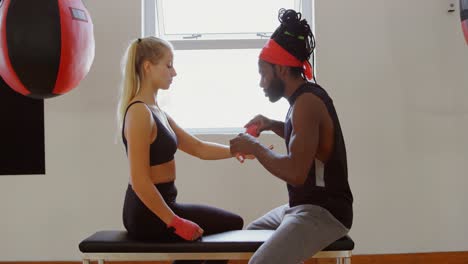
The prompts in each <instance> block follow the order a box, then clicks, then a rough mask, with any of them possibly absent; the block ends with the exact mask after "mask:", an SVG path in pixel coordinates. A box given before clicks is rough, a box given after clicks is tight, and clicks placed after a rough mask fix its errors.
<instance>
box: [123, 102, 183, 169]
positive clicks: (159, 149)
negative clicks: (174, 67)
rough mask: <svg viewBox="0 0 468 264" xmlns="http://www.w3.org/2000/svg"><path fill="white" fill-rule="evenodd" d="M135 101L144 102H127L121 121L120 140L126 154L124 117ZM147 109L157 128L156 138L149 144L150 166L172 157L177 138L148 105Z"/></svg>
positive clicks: (169, 159)
mask: <svg viewBox="0 0 468 264" xmlns="http://www.w3.org/2000/svg"><path fill="white" fill-rule="evenodd" d="M136 103H142V104H144V102H142V101H135V102H133V103H131V104H129V105H128V106H127V110H126V111H125V115H124V121H123V126H122V140H123V143H124V145H125V151H126V152H127V154H128V148H127V139H126V138H125V133H124V128H125V117H126V116H127V112H128V109H129V108H130V106H132V105H134V104H136ZM145 105H146V104H145ZM146 107H148V106H146ZM148 109H150V111H151V114H152V116H153V119H154V121H155V122H156V126H157V128H158V134H157V136H156V139H155V140H154V141H153V143H151V145H150V158H149V160H150V166H154V165H158V164H163V163H166V162H168V161H171V160H173V159H174V154H175V152H176V151H177V138H176V137H175V135H174V134H173V133H171V132H170V131H169V130H168V129H167V128H166V127H165V126H164V125H163V124H162V123H161V121H160V120H159V118H158V117H157V116H156V115H155V114H154V112H153V111H152V110H151V108H149V107H148Z"/></svg>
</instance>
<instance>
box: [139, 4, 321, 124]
mask: <svg viewBox="0 0 468 264" xmlns="http://www.w3.org/2000/svg"><path fill="white" fill-rule="evenodd" d="M312 1H313V0H256V1H251V0H236V1H227V0H222V1H220V0H197V1H193V0H143V21H142V22H143V32H142V34H143V35H144V36H149V35H155V36H159V37H161V38H164V39H167V40H169V41H170V42H171V43H172V45H173V46H174V49H175V51H174V53H175V54H174V67H175V69H176V71H177V74H178V75H177V76H176V77H175V78H174V81H173V83H172V85H171V87H170V89H169V90H168V91H161V92H160V93H159V94H158V96H159V102H160V104H161V107H162V108H163V109H164V110H165V111H166V112H168V113H169V114H170V115H171V116H172V117H173V118H174V119H175V120H176V121H177V122H178V123H179V125H181V126H182V127H184V128H187V129H189V130H190V131H196V132H201V133H203V132H208V133H212V132H214V133H223V132H227V133H229V132H230V133H232V132H239V131H241V130H242V129H241V128H242V127H243V125H244V124H245V123H246V122H247V121H249V120H250V119H251V118H252V117H254V116H255V115H256V114H263V115H265V116H268V117H270V118H272V119H276V120H283V119H284V117H285V115H286V112H287V110H288V107H289V104H288V102H287V101H286V100H284V99H282V100H280V101H279V102H277V103H274V104H273V103H271V102H270V101H269V100H268V98H267V97H265V95H264V93H263V90H262V88H260V86H259V82H260V75H259V73H258V66H257V62H258V55H259V53H260V49H261V48H262V47H263V45H264V44H265V43H266V41H267V40H268V39H269V37H270V36H271V34H272V33H273V31H274V30H275V29H276V28H277V27H278V25H279V21H278V10H279V9H280V8H287V9H289V8H290V9H296V10H299V11H301V12H302V14H303V17H304V18H306V19H307V21H309V23H310V24H311V25H313V21H312Z"/></svg>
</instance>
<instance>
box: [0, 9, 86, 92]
mask: <svg viewBox="0 0 468 264" xmlns="http://www.w3.org/2000/svg"><path fill="white" fill-rule="evenodd" d="M93 60H94V33H93V23H92V20H91V17H90V15H89V13H88V11H87V9H86V7H85V6H84V4H83V2H82V1H81V0H3V1H1V2H0V75H1V77H2V78H3V79H4V80H5V82H6V83H7V84H8V85H9V86H10V87H11V88H12V89H13V90H15V91H16V92H18V93H21V94H23V95H26V96H29V97H32V98H37V99H44V98H49V97H53V96H57V95H61V94H64V93H66V92H68V91H70V90H71V89H73V88H75V87H76V86H77V85H78V84H79V83H80V81H81V80H82V79H83V78H84V77H85V76H86V74H87V73H88V72H89V69H90V68H91V64H92V62H93Z"/></svg>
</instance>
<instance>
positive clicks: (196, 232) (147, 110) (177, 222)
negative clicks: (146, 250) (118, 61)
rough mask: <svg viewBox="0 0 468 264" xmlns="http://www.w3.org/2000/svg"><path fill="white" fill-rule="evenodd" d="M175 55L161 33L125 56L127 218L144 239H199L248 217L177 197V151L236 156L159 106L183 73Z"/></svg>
mask: <svg viewBox="0 0 468 264" xmlns="http://www.w3.org/2000/svg"><path fill="white" fill-rule="evenodd" d="M173 59H174V55H173V51H172V47H171V45H170V44H169V43H168V42H167V41H165V40H162V39H159V38H156V37H147V38H141V39H137V40H135V41H133V42H132V43H131V44H130V46H129V47H128V49H127V52H126V56H125V60H126V61H125V63H126V64H125V70H124V76H123V85H122V91H121V98H120V101H119V107H118V120H119V124H120V126H121V128H122V139H123V143H124V145H125V148H126V151H127V157H128V161H129V165H130V182H129V185H128V188H127V192H126V196H125V202H124V209H123V222H124V226H125V228H126V229H127V231H128V234H129V236H131V237H133V238H135V239H139V240H153V241H154V240H156V241H163V242H164V241H177V240H196V239H198V238H199V237H200V236H202V234H205V235H208V234H213V233H219V232H224V231H229V230H236V229H242V226H243V219H242V218H241V217H240V216H238V215H236V214H233V213H230V212H227V211H225V210H222V209H218V208H213V207H209V206H205V205H194V204H180V203H178V202H177V201H176V197H177V189H176V186H175V179H176V162H175V160H174V154H175V153H176V151H177V149H180V150H182V151H184V152H186V153H188V154H190V155H192V156H195V157H198V158H200V159H203V160H217V159H227V158H231V157H233V155H231V153H230V150H229V146H225V145H221V144H216V143H211V142H205V141H202V140H199V139H198V138H196V137H194V136H192V135H190V134H189V133H187V132H186V131H185V130H184V129H182V128H181V127H180V126H178V125H177V123H176V122H175V121H174V120H173V119H172V118H171V117H170V116H169V115H167V113H165V112H164V111H163V110H161V108H159V106H158V102H157V95H158V91H159V90H160V89H163V90H167V89H169V87H170V85H171V83H172V79H173V78H174V77H175V76H176V75H177V74H176V71H175V69H174V66H173ZM190 263H197V262H195V261H190ZM223 263H224V262H223Z"/></svg>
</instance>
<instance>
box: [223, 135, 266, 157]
mask: <svg viewBox="0 0 468 264" xmlns="http://www.w3.org/2000/svg"><path fill="white" fill-rule="evenodd" d="M229 144H230V151H231V154H232V155H236V154H238V153H240V154H245V155H255V154H254V153H255V150H256V149H257V148H258V147H259V144H260V143H259V142H258V140H257V139H256V138H255V137H253V136H251V135H249V134H246V133H241V134H239V135H238V136H237V137H235V138H233V139H231V140H230V141H229Z"/></svg>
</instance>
